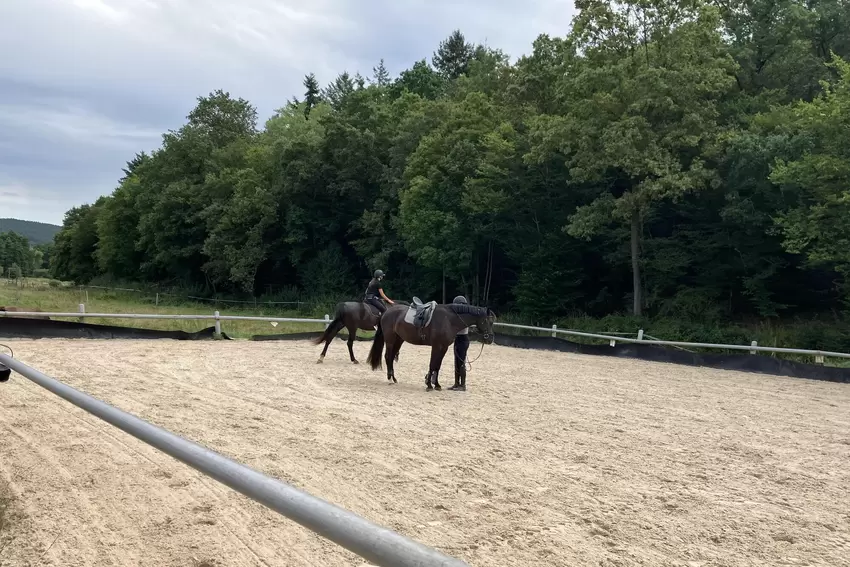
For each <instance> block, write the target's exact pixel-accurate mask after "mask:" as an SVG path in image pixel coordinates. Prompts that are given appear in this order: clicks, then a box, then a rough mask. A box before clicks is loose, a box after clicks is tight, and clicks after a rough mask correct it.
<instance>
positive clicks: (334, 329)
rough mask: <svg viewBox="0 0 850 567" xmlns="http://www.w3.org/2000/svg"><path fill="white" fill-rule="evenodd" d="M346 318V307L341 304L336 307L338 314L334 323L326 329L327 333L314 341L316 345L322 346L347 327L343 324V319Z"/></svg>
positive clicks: (335, 315)
mask: <svg viewBox="0 0 850 567" xmlns="http://www.w3.org/2000/svg"><path fill="white" fill-rule="evenodd" d="M344 316H345V305H343V304H342V303H340V304H339V305H337V306H336V313H335V314H334V319H333V321H331V322H330V324H329V325H328V328H327V329H325V332H324V333H322V334H321V336H319V338H316V339H313V344H314V345H320V344H322V343H323V342H325V341H327V340H329V339H331V338H333V337H334V336H335V335H336V334H337V333H338V332H340V331H341V330H342V328H343V327H345V323H343V322H342V319H343V317H344Z"/></svg>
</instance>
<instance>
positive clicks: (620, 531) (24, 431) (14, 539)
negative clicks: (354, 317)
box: [0, 313, 850, 567]
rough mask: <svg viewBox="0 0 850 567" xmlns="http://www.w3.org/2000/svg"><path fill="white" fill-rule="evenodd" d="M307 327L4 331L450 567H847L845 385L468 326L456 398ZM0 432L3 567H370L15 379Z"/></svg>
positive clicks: (423, 363) (414, 362) (32, 355)
mask: <svg viewBox="0 0 850 567" xmlns="http://www.w3.org/2000/svg"><path fill="white" fill-rule="evenodd" d="M483 316H486V313H484V315H483ZM434 317H435V320H436V317H437V316H436V315H435V316H434ZM15 318H16V319H17V317H15ZM11 319H12V317H10V318H9V319H8V320H10V321H11ZM3 323H4V319H3V318H0V325H2V324H3ZM57 323H58V322H57ZM217 323H218V321H217ZM39 324H42V323H41V322H39ZM74 324H76V323H74ZM432 324H433V323H432ZM70 325H71V323H68V328H70ZM496 332H497V335H501V334H503V333H502V328H499V327H497V329H496ZM318 335H319V333H315V336H313V337H302V338H296V339H293V340H276V341H247V340H219V341H213V340H168V339H155V340H133V339H126V338H117V339H102V338H93V339H87V340H81V339H71V338H33V337H32V336H27V337H17V338H0V343H3V344H5V345H8V346H9V347H11V348H12V349H13V350H14V361H16V362H20V363H21V364H24V365H26V366H27V367H30V368H33V369H37V371H39V372H40V373H43V374H44V375H46V376H48V377H52V378H54V379H56V380H58V381H60V382H61V383H63V384H65V385H67V386H70V387H71V388H73V389H75V390H78V391H80V392H83V393H84V394H87V395H88V396H91V397H93V398H96V399H97V400H100V401H102V402H105V403H106V404H109V405H111V406H114V407H115V408H118V409H119V410H121V411H123V412H126V413H128V414H132V415H133V416H137V417H138V418H140V419H141V420H144V421H146V422H149V423H150V424H153V425H155V426H157V427H159V428H162V429H164V430H166V431H168V432H171V433H173V434H175V435H177V436H180V437H182V438H184V439H186V440H189V441H192V442H194V443H197V444H198V445H200V446H202V447H204V448H207V449H209V450H211V451H214V452H216V453H218V454H220V455H222V456H223V457H224V458H227V459H230V460H232V461H235V462H237V463H240V464H241V465H244V466H246V467H250V468H251V469H253V470H255V471H259V472H261V473H262V474H264V475H267V476H268V477H271V478H272V479H276V480H277V481H280V482H282V483H286V484H287V485H291V486H292V487H295V488H296V489H298V490H299V491H303V492H305V493H308V494H310V495H313V496H315V497H318V498H320V499H323V500H325V501H327V502H329V503H332V504H333V505H335V506H338V507H341V508H343V509H345V510H348V511H351V512H353V513H354V514H357V515H359V516H361V517H363V518H365V519H366V520H368V521H369V522H373V523H375V524H377V525H379V526H382V527H384V528H387V529H388V530H392V531H394V532H397V533H398V534H402V535H403V536H405V537H407V538H410V539H412V540H415V541H416V542H418V543H420V544H423V545H424V546H428V547H430V548H433V549H435V550H438V551H439V552H440V553H441V554H445V556H448V557H451V558H455V559H456V560H457V561H459V562H463V563H461V564H467V565H470V566H479V567H496V566H500V567H501V566H532V565H534V566H538V565H540V566H543V565H547V566H548V565H551V566H591V565H593V566H604V567H624V566H633V565H634V566H637V565H657V566H682V567H710V566H721V565H830V566H841V565H850V513H848V510H850V500H848V492H847V486H848V484H850V467H848V466H847V465H848V463H850V420H848V417H847V416H848V415H850V390H848V386H847V384H845V383H842V382H841V381H828V380H817V379H806V378H799V377H792V376H788V375H786V376H779V375H774V374H769V373H759V372H742V371H735V370H728V369H722V368H710V367H707V366H697V365H685V364H674V363H670V362H656V361H651V360H642V359H640V358H628V357H618V356H599V355H595V354H583V353H581V352H559V351H556V350H546V349H535V348H517V347H515V346H507V345H506V344H504V341H500V340H496V341H495V344H483V345H482V343H481V342H476V341H481V340H483V339H481V338H480V337H477V338H476V341H474V342H473V343H472V345H473V346H472V347H470V360H472V359H474V362H473V363H472V366H471V368H469V372H468V380H467V384H468V388H467V390H466V391H463V392H458V391H449V390H448V389H447V388H443V389H442V390H439V391H435V390H426V380H427V379H428V378H430V374H429V369H430V368H431V366H430V365H431V364H432V362H433V357H432V351H431V347H429V346H427V345H426V344H416V342H415V337H408V338H411V339H412V341H407V342H405V344H404V346H403V348H401V350H400V352H397V354H398V356H397V357H395V356H391V355H390V354H389V351H386V352H383V351H382V358H381V359H380V361H379V362H380V365H379V366H378V367H377V368H375V369H373V367H372V365H370V364H365V363H361V364H352V361H351V358H353V357H355V356H356V358H357V359H358V361H359V362H365V361H366V359H367V356H368V354H369V351H370V348H372V346H373V345H372V342H371V341H368V342H367V341H352V343H351V344H352V345H353V355H352V357H350V356H349V353H348V352H347V349H346V345H345V337H337V338H335V339H333V340H332V343H331V347H330V349H329V350H328V349H327V348H326V347H327V344H319V345H318V346H317V344H316V342H317V341H316V337H318ZM411 342H412V344H408V343H411ZM484 342H488V341H486V340H485V341H484ZM489 342H492V340H491V341H489ZM612 342H613V341H612ZM388 344H390V343H388ZM323 347H325V353H324V355H322V348H323ZM599 348H603V347H599ZM605 348H610V347H605ZM479 351H480V353H479ZM0 352H3V351H0ZM451 352H452V351H451V348H450V347H449V349H448V355H447V356H446V357H445V358H444V359H443V361H442V368H443V374H441V376H442V377H444V378H445V380H450V378H447V377H449V376H450V375H451V372H452V370H451V368H452V360H451ZM479 354H480V356H479ZM741 356H744V357H746V356H761V355H749V354H745V355H741ZM384 357H390V360H391V361H392V362H393V363H394V374H393V376H392V377H394V378H395V381H393V380H392V379H390V376H389V375H388V369H387V368H386V362H387V358H384ZM10 358H11V357H10ZM317 358H318V361H319V362H321V364H316V362H317ZM764 358H767V357H764ZM4 360H8V359H4ZM0 362H2V360H0ZM427 385H428V386H430V385H431V383H430V382H428V384H427ZM0 431H2V434H0V565H3V566H6V565H9V566H29V565H32V566H36V565H38V566H41V565H55V566H70V565H85V566H92V567H106V566H110V567H114V566H121V567H123V566H127V567H130V566H133V567H137V566H150V567H154V566H157V567H177V566H180V567H185V566H191V567H213V566H214V567H223V566H228V567H230V566H234V567H248V566H252V567H253V566H264V567H284V566H308V565H322V566H334V567H336V566H340V567H341V566H352V565H353V566H366V565H372V564H373V563H371V562H369V561H368V560H366V559H364V558H363V557H362V556H360V555H358V554H355V553H353V552H352V551H349V550H348V549H346V548H344V547H343V546H341V545H336V544H335V543H334V542H333V541H329V539H327V538H326V537H324V536H325V535H326V534H320V533H316V531H315V530H312V529H308V528H307V527H304V526H303V525H301V524H300V523H299V522H295V521H291V520H290V519H289V518H287V517H283V516H282V515H280V514H278V513H276V512H275V510H272V509H270V508H269V507H267V506H264V505H263V504H262V503H260V502H258V501H257V499H255V498H251V497H248V496H246V495H245V494H243V493H240V492H238V491H237V490H233V489H231V488H230V487H228V486H225V485H224V484H222V483H221V482H217V480H214V479H213V478H211V477H210V476H208V475H206V474H204V473H202V472H200V471H199V470H196V468H192V467H190V466H187V465H186V464H184V463H183V462H180V461H179V460H177V459H175V458H172V456H169V455H168V454H165V453H164V452H162V451H161V450H158V449H157V448H155V447H154V446H151V445H150V444H148V443H146V442H143V441H141V440H139V439H138V438H136V437H134V436H133V435H129V434H127V433H125V432H124V431H121V430H119V429H117V428H116V427H113V425H112V424H110V423H107V422H106V421H103V420H102V419H98V418H97V417H95V416H94V415H93V414H92V413H90V412H89V411H84V410H83V409H81V408H80V407H77V406H76V405H73V404H71V403H69V402H68V401H66V399H62V398H61V397H57V396H55V395H53V393H51V392H50V391H47V390H46V389H45V388H43V387H41V386H39V385H38V384H36V383H33V382H31V381H30V380H27V379H25V378H24V377H22V376H20V375H18V373H17V372H12V373H11V379H10V380H8V381H7V382H5V383H3V384H0ZM237 480H238V479H236V480H234V482H236V481H237ZM352 537H353V536H352ZM376 537H377V536H376ZM430 564H433V565H437V564H440V565H448V564H449V563H436V562H435V563H430ZM451 564H454V563H451ZM421 565H426V563H421Z"/></svg>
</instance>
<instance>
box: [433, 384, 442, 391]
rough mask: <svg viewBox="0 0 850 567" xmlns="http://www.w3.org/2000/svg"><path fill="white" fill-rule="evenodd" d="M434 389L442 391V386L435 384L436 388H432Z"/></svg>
mask: <svg viewBox="0 0 850 567" xmlns="http://www.w3.org/2000/svg"><path fill="white" fill-rule="evenodd" d="M434 389H435V390H442V389H443V387H442V386H440V385H439V384H437V385H436V386H434Z"/></svg>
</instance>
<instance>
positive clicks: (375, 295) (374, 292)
mask: <svg viewBox="0 0 850 567" xmlns="http://www.w3.org/2000/svg"><path fill="white" fill-rule="evenodd" d="M383 279H384V272H383V271H381V270H375V277H373V278H372V281H370V282H369V285H368V287H366V299H365V301H366V303H368V304H369V305H371V306H373V307H374V308H375V309H377V310H378V313H380V314H382V315H383V313H384V311H386V310H387V306H386V305H384V302H383V301H381V299H383V300H384V301H386V302H387V303H389V304H390V305H394V302H393V300H392V299H390V298H389V297H387V296H386V295H385V294H384V288H383V286H382V285H381V280H383Z"/></svg>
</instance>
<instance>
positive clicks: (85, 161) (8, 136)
mask: <svg viewBox="0 0 850 567" xmlns="http://www.w3.org/2000/svg"><path fill="white" fill-rule="evenodd" d="M521 6H523V7H521ZM573 13H574V9H573V3H572V0H526V2H524V3H523V2H519V1H518V0H430V1H428V2H426V1H425V0H348V1H344V0H309V1H308V0H301V1H299V2H295V1H294V0H0V54H2V55H0V217H15V218H21V219H27V220H36V221H42V222H51V223H55V224H61V221H62V218H63V215H64V213H65V211H66V210H67V209H69V208H70V207H72V206H75V205H79V204H82V203H91V202H93V201H94V200H95V199H97V197H98V196H99V195H104V194H108V193H110V192H111V191H112V189H113V188H114V186H115V183H116V180H117V179H118V178H119V177H120V176H121V168H122V167H123V166H124V165H125V163H126V162H127V161H128V160H129V159H131V158H132V157H133V155H134V154H135V153H136V152H137V151H141V150H148V151H149V150H151V149H153V148H156V147H158V146H159V144H160V135H161V134H162V132H164V131H166V130H167V129H169V128H175V129H176V128H179V127H180V125H181V124H182V123H183V121H184V119H185V116H186V114H188V112H189V111H190V110H191V109H192V107H193V106H194V103H195V99H196V97H198V96H201V95H205V94H208V93H209V92H211V91H213V90H215V89H217V88H221V89H224V90H227V91H230V93H231V94H232V95H234V96H241V97H244V98H246V99H248V100H250V101H251V102H252V103H254V104H255V105H256V106H257V108H258V110H259V113H260V118H261V120H262V121H264V120H265V119H266V118H268V117H269V116H270V115H271V114H272V112H273V111H274V109H276V108H279V107H280V106H282V105H283V104H284V103H285V101H286V100H287V99H288V98H290V97H291V96H293V95H296V96H299V98H300V96H301V95H302V91H303V90H304V89H303V87H302V85H301V81H302V80H303V77H304V75H305V74H306V73H309V72H314V73H316V76H317V77H318V78H319V80H320V81H321V82H322V84H323V85H324V84H326V83H327V82H328V81H329V80H331V79H333V78H334V77H335V76H336V75H337V74H338V73H339V72H341V71H343V70H348V71H349V72H351V73H352V74H354V73H355V72H357V71H359V72H360V73H361V74H363V75H365V76H368V75H371V70H372V67H373V66H375V65H376V64H377V62H378V61H379V60H380V58H381V57H383V58H384V59H385V61H386V65H387V67H388V69H389V70H390V72H391V73H392V74H393V75H395V74H397V73H398V72H399V71H401V70H403V69H405V68H407V67H409V66H410V65H411V64H412V63H413V62H414V61H416V60H418V59H422V58H424V57H427V58H429V60H430V56H431V54H432V53H433V51H434V49H435V48H436V46H437V44H438V43H439V41H440V40H441V39H443V38H445V37H446V36H448V35H449V33H451V31H452V30H453V29H455V28H459V29H461V30H462V31H463V32H464V34H465V35H466V37H467V39H468V40H469V41H473V42H477V43H478V42H480V43H484V42H486V43H487V44H488V45H491V46H494V47H499V48H501V49H503V50H505V51H506V52H507V53H508V54H510V55H511V56H512V57H514V58H515V57H516V56H519V55H521V54H523V53H527V52H528V51H529V50H530V48H531V42H532V41H533V40H534V38H535V37H537V35H538V34H540V33H549V34H551V35H565V34H566V33H567V30H568V27H569V23H570V20H571V18H572V15H573Z"/></svg>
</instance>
